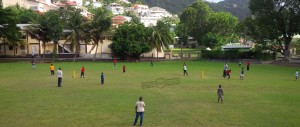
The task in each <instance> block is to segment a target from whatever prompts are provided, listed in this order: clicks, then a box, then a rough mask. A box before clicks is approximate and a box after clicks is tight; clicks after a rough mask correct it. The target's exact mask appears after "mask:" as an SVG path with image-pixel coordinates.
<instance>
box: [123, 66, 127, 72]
mask: <svg viewBox="0 0 300 127" xmlns="http://www.w3.org/2000/svg"><path fill="white" fill-rule="evenodd" d="M125 72H126V66H125V65H124V66H123V73H125Z"/></svg>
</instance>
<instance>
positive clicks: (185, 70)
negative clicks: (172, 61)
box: [183, 63, 189, 76]
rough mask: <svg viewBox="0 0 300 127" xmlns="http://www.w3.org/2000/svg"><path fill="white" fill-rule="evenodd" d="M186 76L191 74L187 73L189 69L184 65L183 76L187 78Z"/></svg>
mask: <svg viewBox="0 0 300 127" xmlns="http://www.w3.org/2000/svg"><path fill="white" fill-rule="evenodd" d="M185 74H186V75H187V76H188V75H189V74H188V73H187V67H186V65H185V63H184V64H183V75H184V76H185Z"/></svg>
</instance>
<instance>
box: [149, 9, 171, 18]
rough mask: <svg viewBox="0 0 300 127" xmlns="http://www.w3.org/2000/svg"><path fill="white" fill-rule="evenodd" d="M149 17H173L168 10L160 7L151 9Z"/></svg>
mask: <svg viewBox="0 0 300 127" xmlns="http://www.w3.org/2000/svg"><path fill="white" fill-rule="evenodd" d="M148 12H149V15H150V16H152V17H160V18H162V17H171V16H172V15H171V14H170V13H169V12H168V11H166V9H163V8H160V7H151V8H149V11H148Z"/></svg>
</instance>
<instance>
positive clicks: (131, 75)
mask: <svg viewBox="0 0 300 127" xmlns="http://www.w3.org/2000/svg"><path fill="white" fill-rule="evenodd" d="M49 65H50V64H37V65H36V70H32V69H31V64H30V63H22V62H18V63H0V77H1V80H0V126H1V127H106V126H108V127H110V126H114V127H122V126H124V127H126V126H127V127H128V126H132V124H133V120H134V116H135V110H134V107H135V102H136V101H137V100H138V97H139V96H143V97H144V101H145V104H146V107H145V118H144V126H145V127H156V126H161V127H192V126H193V127H201V126H203V127H224V126H226V127H247V126H248V127H287V126H288V127H293V126H294V127H297V126H300V110H299V109H298V108H299V106H300V81H295V78H294V72H295V70H296V69H297V68H295V67H282V66H276V65H251V68H250V71H245V79H244V80H239V73H240V71H241V69H240V67H238V65H237V63H229V68H230V69H232V75H231V79H230V80H228V79H224V78H223V77H221V76H222V69H223V63H213V62H203V61H188V62H187V68H188V73H189V76H186V77H184V76H183V73H182V65H183V62H181V61H171V62H154V67H150V63H149V62H140V63H118V68H117V69H113V63H112V62H111V63H105V62H103V63H99V62H97V63H92V62H76V63H71V62H69V63H68V62H62V63H54V65H55V69H56V70H57V69H58V67H62V70H63V72H64V78H63V82H62V87H61V88H57V77H56V76H50V71H49ZM123 65H126V68H127V72H126V73H125V74H123V73H122V66H123ZM81 66H85V68H86V74H85V78H84V79H83V78H79V74H80V73H79V71H80V69H81ZM298 69H299V68H298ZM73 70H76V75H77V78H75V79H73V78H72V73H73ZM201 71H205V75H206V78H205V79H202V78H200V75H201ZM101 72H104V74H105V78H106V79H105V85H104V86H101V85H100V73H101ZM158 78H166V79H169V78H180V84H176V85H171V86H166V87H164V88H148V89H142V87H141V83H142V82H149V81H155V80H156V79H158ZM219 84H222V86H223V91H224V94H225V96H224V103H223V104H220V103H217V93H216V92H217V91H216V90H217V87H218V85H219Z"/></svg>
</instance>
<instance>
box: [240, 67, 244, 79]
mask: <svg viewBox="0 0 300 127" xmlns="http://www.w3.org/2000/svg"><path fill="white" fill-rule="evenodd" d="M244 75H245V71H244V68H242V71H241V75H240V80H244Z"/></svg>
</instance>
